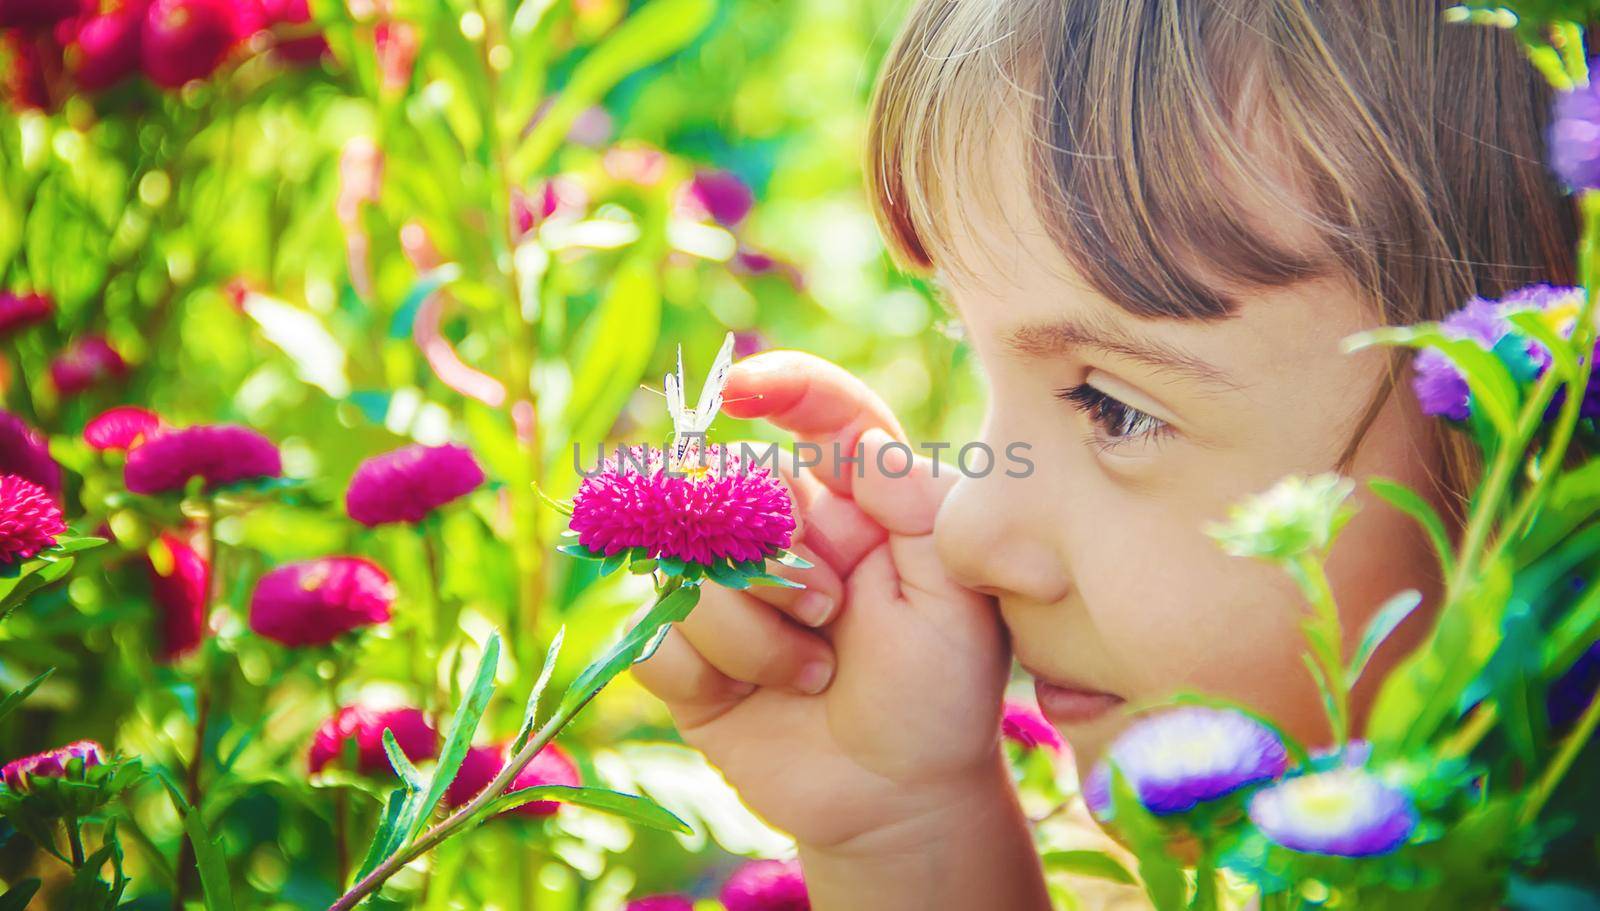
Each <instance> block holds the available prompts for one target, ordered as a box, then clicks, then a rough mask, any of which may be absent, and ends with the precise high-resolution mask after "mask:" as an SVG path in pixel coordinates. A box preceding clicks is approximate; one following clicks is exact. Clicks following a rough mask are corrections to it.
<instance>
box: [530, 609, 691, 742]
mask: <svg viewBox="0 0 1600 911" xmlns="http://www.w3.org/2000/svg"><path fill="white" fill-rule="evenodd" d="M699 600H700V587H699V586H697V585H683V586H680V587H679V588H676V589H674V590H673V591H672V592H671V593H669V594H668V595H667V596H666V597H664V598H661V599H660V600H658V601H657V602H656V603H655V605H654V606H652V607H651V608H650V610H649V611H647V612H646V613H645V615H644V616H643V617H641V618H640V619H639V622H638V623H635V624H634V625H633V628H632V629H630V630H628V632H627V633H626V634H624V635H623V637H622V638H621V639H619V640H617V643H616V644H615V645H613V646H612V647H611V648H610V649H608V650H607V651H606V653H605V654H604V655H602V656H600V658H598V659H597V660H595V661H594V662H593V663H592V664H590V665H589V666H588V667H586V668H584V669H583V673H581V674H579V675H578V678H577V679H576V680H574V681H572V685H571V686H570V687H568V688H567V692H566V694H565V695H563V696H562V697H561V711H562V712H564V713H568V712H575V711H577V709H578V708H579V707H581V706H582V705H583V704H584V703H586V702H588V701H589V700H590V699H592V698H594V695H595V694H596V693H598V692H600V690H601V689H602V688H604V687H605V685H606V684H607V683H610V682H611V679H612V678H613V677H615V676H617V675H618V674H620V673H622V672H623V671H625V670H627V669H628V667H629V666H630V665H632V664H633V662H634V661H636V660H638V658H639V656H640V655H642V654H643V653H644V650H645V649H646V648H647V647H648V645H649V644H650V643H651V642H652V641H653V640H654V639H655V637H656V636H657V635H658V634H659V633H660V631H661V630H662V629H663V628H664V627H666V626H667V625H668V624H672V623H677V622H678V621H680V620H682V619H684V618H685V617H687V616H689V612H690V611H691V610H693V609H694V606H695V604H697V603H698V602H699Z"/></svg>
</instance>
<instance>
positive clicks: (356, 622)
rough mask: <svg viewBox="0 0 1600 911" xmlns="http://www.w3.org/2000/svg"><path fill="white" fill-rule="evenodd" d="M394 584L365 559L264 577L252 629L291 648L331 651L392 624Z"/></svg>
mask: <svg viewBox="0 0 1600 911" xmlns="http://www.w3.org/2000/svg"><path fill="white" fill-rule="evenodd" d="M394 599H395V586H394V582H393V581H391V580H390V579H389V574H388V573H386V572H384V571H383V570H382V569H381V568H380V567H379V566H378V565H377V564H376V563H373V562H372V561H370V560H366V559H363V558H361V557H323V558H321V559H318V560H307V561H305V562H303V563H291V564H288V565H287V566H280V567H278V568H277V569H274V570H272V571H271V572H269V573H267V574H266V575H264V576H262V577H261V579H260V581H258V582H257V583H256V590H255V595H254V596H253V597H252V598H251V599H250V629H251V630H253V631H255V633H256V635H259V636H264V637H266V638H268V639H271V640H273V641H275V642H281V643H283V644H284V645H288V646H295V647H299V646H308V645H327V644H328V643H330V642H332V641H334V640H335V639H337V638H339V637H340V636H342V635H344V634H345V633H348V632H350V631H352V630H356V629H360V628H362V627H366V626H372V625H374V624H378V623H385V622H387V621H388V620H389V609H390V608H391V607H392V606H393V604H394Z"/></svg>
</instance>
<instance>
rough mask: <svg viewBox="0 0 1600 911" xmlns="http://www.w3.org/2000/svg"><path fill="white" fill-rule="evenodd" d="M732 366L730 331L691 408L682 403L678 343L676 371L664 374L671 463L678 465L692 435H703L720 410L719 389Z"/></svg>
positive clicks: (681, 362) (681, 354) (680, 360)
mask: <svg viewBox="0 0 1600 911" xmlns="http://www.w3.org/2000/svg"><path fill="white" fill-rule="evenodd" d="M732 367H733V333H732V332H730V333H728V337H727V338H725V339H723V340H722V350H721V351H718V352H717V359H716V360H715V361H713V362H712V364H711V373H710V375H708V376H707V377H706V384H705V386H704V387H702V388H701V390H700V400H699V401H698V402H696V403H695V406H694V408H693V409H690V408H686V407H685V406H684V404H683V389H684V385H685V384H684V381H683V346H682V345H679V346H678V372H677V373H669V374H667V383H666V388H667V413H668V414H670V415H672V453H673V454H672V464H674V465H678V464H681V463H682V461H683V458H684V457H685V456H686V455H688V453H689V442H690V440H691V439H692V438H693V437H700V438H702V440H703V439H704V437H705V432H706V431H707V430H709V429H711V422H712V421H714V420H716V418H717V412H718V411H721V410H722V390H723V388H724V387H726V386H727V385H728V371H729V369H731V368H732Z"/></svg>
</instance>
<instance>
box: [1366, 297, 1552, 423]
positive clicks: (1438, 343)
mask: <svg viewBox="0 0 1600 911" xmlns="http://www.w3.org/2000/svg"><path fill="white" fill-rule="evenodd" d="M1371 345H1404V346H1407V347H1411V348H1431V349H1433V350H1435V351H1437V352H1439V353H1440V354H1442V355H1444V357H1445V358H1447V359H1448V360H1449V361H1450V363H1451V364H1453V365H1455V367H1456V369H1457V370H1458V371H1460V373H1461V376H1462V378H1463V379H1465V380H1466V381H1467V387H1468V388H1469V389H1470V390H1471V392H1472V407H1473V411H1474V412H1477V413H1480V414H1482V415H1483V416H1484V417H1485V418H1487V419H1488V421H1489V423H1490V424H1491V425H1493V427H1494V429H1495V430H1496V432H1498V433H1499V435H1500V436H1501V438H1503V439H1504V438H1510V437H1511V436H1512V435H1513V434H1514V432H1515V424H1516V411H1517V407H1518V405H1519V404H1520V399H1521V396H1520V395H1519V394H1518V392H1517V385H1516V382H1515V381H1514V380H1513V379H1512V378H1511V373H1510V371H1508V370H1507V369H1506V365H1505V364H1504V363H1502V362H1501V361H1500V359H1499V358H1498V357H1495V356H1494V355H1493V354H1491V353H1490V352H1488V351H1485V350H1484V349H1483V347H1482V346H1480V345H1479V344H1478V343H1477V342H1476V341H1473V340H1471V339H1464V338H1456V337H1454V336H1450V335H1446V334H1445V333H1444V332H1443V331H1441V329H1440V328H1439V327H1438V326H1437V325H1433V324H1425V325H1422V326H1386V327H1384V328H1381V329H1372V330H1369V331H1367V332H1362V333H1358V334H1357V335H1354V336H1352V337H1350V338H1348V339H1346V340H1345V350H1346V351H1358V350H1360V349H1362V348H1366V347H1369V346H1371Z"/></svg>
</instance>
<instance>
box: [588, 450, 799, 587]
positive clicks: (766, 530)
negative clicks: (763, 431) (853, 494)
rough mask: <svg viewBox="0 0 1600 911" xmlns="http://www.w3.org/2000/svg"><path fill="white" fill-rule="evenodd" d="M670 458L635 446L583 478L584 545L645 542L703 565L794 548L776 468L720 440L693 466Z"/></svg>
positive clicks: (610, 549) (616, 547) (596, 549)
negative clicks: (753, 461)
mask: <svg viewBox="0 0 1600 911" xmlns="http://www.w3.org/2000/svg"><path fill="white" fill-rule="evenodd" d="M666 460H667V457H666V454H665V453H664V452H663V451H661V450H659V449H654V448H649V449H648V451H646V449H641V448H640V447H637V446H635V447H633V448H632V449H630V450H629V451H628V452H627V453H626V454H625V455H623V456H622V458H621V459H620V460H619V459H617V458H612V459H608V460H606V462H605V464H604V465H603V466H602V467H601V469H600V470H599V471H597V472H595V473H593V474H591V475H589V476H588V477H586V478H584V480H583V483H582V484H580V485H579V486H578V492H577V493H576V494H575V495H574V496H573V498H572V523H571V527H572V530H573V531H575V532H577V533H578V543H579V544H581V545H582V546H583V547H585V548H587V549H588V550H589V551H591V552H593V553H597V554H604V555H606V556H612V555H614V554H618V553H621V552H622V551H624V550H628V549H629V548H634V547H639V548H643V549H644V550H645V551H646V552H647V553H648V556H649V557H651V558H656V557H670V558H673V559H677V560H682V561H684V562H686V563H694V564H698V565H701V566H709V565H711V564H713V563H716V562H717V561H719V560H729V561H732V562H735V563H740V562H745V561H751V560H764V559H766V558H768V557H771V556H774V555H775V554H777V553H778V552H780V551H782V550H784V549H785V548H787V547H788V546H789V541H790V538H791V537H792V536H793V534H794V529H795V521H794V514H793V507H792V504H791V503H790V500H789V492H788V489H787V488H786V487H784V486H783V482H782V481H780V480H779V479H778V478H777V477H776V476H775V475H773V474H772V473H771V472H770V471H768V470H767V469H765V468H762V467H759V466H757V467H749V466H747V465H745V464H744V462H743V460H741V459H740V458H739V457H738V456H736V455H734V454H732V453H731V452H728V451H727V450H724V449H723V448H722V447H720V446H716V445H712V446H708V447H707V448H706V458H705V459H704V460H698V459H696V460H692V461H691V462H690V465H691V466H692V467H691V468H690V469H689V470H687V471H684V470H673V471H669V470H668V466H667V461H666ZM702 464H703V466H704V467H703V468H702V467H693V466H700V465H702Z"/></svg>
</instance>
